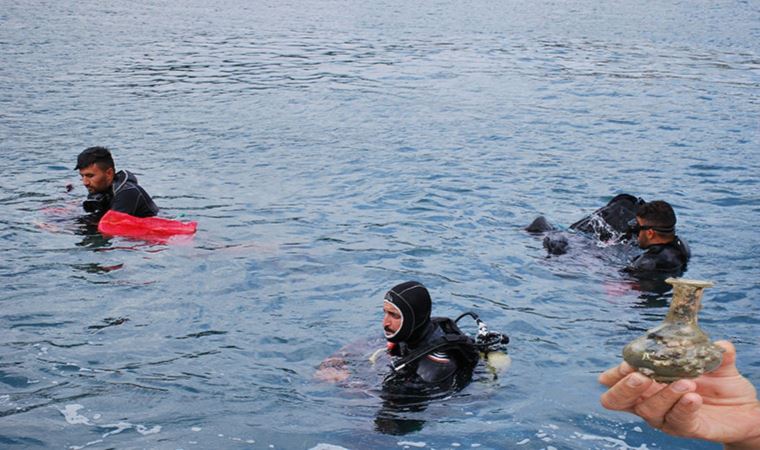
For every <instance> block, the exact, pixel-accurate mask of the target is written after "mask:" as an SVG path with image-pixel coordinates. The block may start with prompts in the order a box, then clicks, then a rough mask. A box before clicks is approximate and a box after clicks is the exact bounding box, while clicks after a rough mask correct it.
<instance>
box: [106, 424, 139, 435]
mask: <svg viewBox="0 0 760 450" xmlns="http://www.w3.org/2000/svg"><path fill="white" fill-rule="evenodd" d="M103 428H115V430H113V431H109V432H108V433H106V434H104V435H103V437H106V436H111V435H114V434H119V433H121V432H122V431H124V430H129V429H130V428H132V424H131V423H129V422H118V423H109V424H108V425H103Z"/></svg>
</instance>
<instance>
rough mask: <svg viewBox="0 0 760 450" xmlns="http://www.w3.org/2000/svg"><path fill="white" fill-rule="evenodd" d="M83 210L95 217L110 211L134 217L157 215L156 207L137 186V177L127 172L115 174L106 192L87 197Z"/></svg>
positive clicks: (121, 171)
mask: <svg viewBox="0 0 760 450" xmlns="http://www.w3.org/2000/svg"><path fill="white" fill-rule="evenodd" d="M84 208H85V211H87V212H92V213H95V214H96V215H103V214H105V213H106V211H108V210H111V209H112V210H114V211H119V212H123V213H126V214H130V215H132V216H136V217H153V216H155V215H156V214H158V206H156V204H155V203H153V199H151V198H150V195H148V193H147V192H145V189H143V188H142V187H141V186H140V185H139V184H137V177H136V176H135V175H134V174H133V173H132V172H129V171H128V170H120V171H119V172H117V173H116V175H115V176H114V179H113V184H112V185H111V189H110V190H109V191H108V192H106V193H94V194H90V195H88V196H87V200H85V205H84Z"/></svg>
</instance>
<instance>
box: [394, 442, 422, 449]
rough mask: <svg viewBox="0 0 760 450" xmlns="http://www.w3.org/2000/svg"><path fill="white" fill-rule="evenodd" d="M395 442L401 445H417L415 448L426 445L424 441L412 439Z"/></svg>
mask: <svg viewBox="0 0 760 450" xmlns="http://www.w3.org/2000/svg"><path fill="white" fill-rule="evenodd" d="M397 444H398V445H400V446H402V447H417V448H422V447H425V446H426V445H427V444H426V443H424V442H414V441H400V442H397Z"/></svg>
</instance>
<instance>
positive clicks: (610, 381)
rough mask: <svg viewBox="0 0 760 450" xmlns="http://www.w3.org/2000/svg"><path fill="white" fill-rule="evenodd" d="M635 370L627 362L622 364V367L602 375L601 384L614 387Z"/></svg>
mask: <svg viewBox="0 0 760 450" xmlns="http://www.w3.org/2000/svg"><path fill="white" fill-rule="evenodd" d="M633 371H634V368H633V367H631V366H630V365H629V364H628V363H627V362H622V363H621V364H620V365H618V366H615V367H613V368H611V369H607V370H606V371H604V372H603V373H602V374H601V375H599V383H601V384H603V385H605V386H607V387H612V386H613V385H614V384H615V383H617V382H618V381H620V380H622V379H623V378H624V377H625V376H626V375H628V374H630V373H632V372H633Z"/></svg>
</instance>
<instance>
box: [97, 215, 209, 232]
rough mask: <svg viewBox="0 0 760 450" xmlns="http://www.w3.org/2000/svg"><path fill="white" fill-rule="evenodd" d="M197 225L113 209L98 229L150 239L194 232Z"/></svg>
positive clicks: (195, 223) (103, 218) (101, 220)
mask: <svg viewBox="0 0 760 450" xmlns="http://www.w3.org/2000/svg"><path fill="white" fill-rule="evenodd" d="M197 227H198V223H197V222H180V221H178V220H171V219H163V218H161V217H135V216H131V215H129V214H125V213H123V212H118V211H112V210H109V211H108V212H107V213H105V215H104V216H103V217H102V218H101V219H100V222H99V223H98V231H99V232H101V233H102V234H106V235H109V236H126V237H132V238H148V239H150V238H167V237H171V236H174V235H177V234H193V233H195V230H196V228H197Z"/></svg>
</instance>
